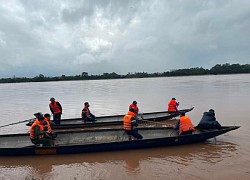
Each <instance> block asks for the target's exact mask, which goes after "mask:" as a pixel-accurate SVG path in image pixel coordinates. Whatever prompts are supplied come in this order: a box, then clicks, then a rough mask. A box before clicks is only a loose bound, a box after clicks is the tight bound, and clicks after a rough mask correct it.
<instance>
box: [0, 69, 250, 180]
mask: <svg viewBox="0 0 250 180" xmlns="http://www.w3.org/2000/svg"><path fill="white" fill-rule="evenodd" d="M0 92H1V93H0V108H1V113H0V126H1V125H5V124H10V123H14V122H18V121H22V120H25V119H30V118H32V117H33V114H34V113H35V112H43V113H46V112H49V107H48V104H49V99H50V98H51V97H55V99H56V100H58V101H59V102H60V103H61V104H62V106H63V115H62V117H63V118H72V117H80V114H81V109H82V108H83V103H84V102H85V101H88V102H89V104H90V109H91V111H92V113H93V114H95V115H96V116H100V115H114V114H125V113H126V112H127V109H128V106H129V104H130V103H131V102H132V101H134V100H136V101H137V102H138V106H139V109H140V112H141V113H143V112H152V111H163V110H167V104H168V101H169V100H170V99H171V98H172V97H175V98H176V99H177V101H179V102H180V106H179V108H180V109H185V108H190V107H191V106H194V107H195V108H194V110H193V111H191V112H189V113H187V116H189V117H190V118H191V120H192V122H193V123H194V124H195V125H197V124H198V122H199V120H200V119H201V116H202V114H203V112H204V111H208V110H209V109H211V108H213V109H214V110H215V113H216V117H217V120H218V121H219V122H220V123H221V124H222V125H239V126H241V127H240V129H238V130H235V131H232V132H229V133H227V134H224V135H221V136H219V137H217V138H216V139H211V140H208V141H206V142H205V143H198V144H192V145H183V146H176V147H164V148H151V149H143V150H129V151H119V152H105V153H103V152H102V153H90V154H75V155H50V156H36V157H30V156H29V157H0V179H3V180H5V179H7V180H8V179H10V180H13V179H18V180H19V179H20V180H21V179H39V180H40V179H46V180H47V179H51V180H54V179H58V180H61V179H65V180H71V179H72V180H73V179H98V180H104V179H109V180H110V179H119V180H127V179H132V180H133V179H134V180H152V179H157V180H166V179H175V180H178V179H227V180H230V179H232V180H233V179H250V151H249V149H250V130H249V127H250V118H249V112H250V105H249V100H250V74H239V75H214V76H190V77H164V78H142V79H117V80H92V81H64V82H63V81H61V82H37V83H17V84H0ZM28 130H29V128H28V127H26V126H25V125H24V123H20V124H16V125H12V126H8V127H5V128H0V134H9V133H22V132H28Z"/></svg>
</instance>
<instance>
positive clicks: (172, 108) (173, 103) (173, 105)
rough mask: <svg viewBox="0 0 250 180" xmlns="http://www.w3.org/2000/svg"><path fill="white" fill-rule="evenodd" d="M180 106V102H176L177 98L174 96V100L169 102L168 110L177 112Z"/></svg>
mask: <svg viewBox="0 0 250 180" xmlns="http://www.w3.org/2000/svg"><path fill="white" fill-rule="evenodd" d="M178 106H179V102H176V99H175V98H172V100H170V101H169V103H168V111H169V112H177V111H178V109H177V107H178Z"/></svg>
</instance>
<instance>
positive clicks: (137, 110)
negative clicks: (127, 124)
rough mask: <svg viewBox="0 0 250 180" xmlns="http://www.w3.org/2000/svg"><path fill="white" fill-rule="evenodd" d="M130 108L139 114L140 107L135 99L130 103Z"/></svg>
mask: <svg viewBox="0 0 250 180" xmlns="http://www.w3.org/2000/svg"><path fill="white" fill-rule="evenodd" d="M129 109H134V111H135V114H136V115H138V112H139V108H138V106H137V102H136V101H133V103H132V104H130V105H129Z"/></svg>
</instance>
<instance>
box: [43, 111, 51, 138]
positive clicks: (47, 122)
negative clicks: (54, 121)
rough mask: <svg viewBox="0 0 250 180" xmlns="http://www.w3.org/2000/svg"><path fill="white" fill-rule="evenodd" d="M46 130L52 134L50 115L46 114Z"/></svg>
mask: <svg viewBox="0 0 250 180" xmlns="http://www.w3.org/2000/svg"><path fill="white" fill-rule="evenodd" d="M44 129H45V131H47V132H49V133H51V132H52V129H51V126H50V114H48V113H46V114H44Z"/></svg>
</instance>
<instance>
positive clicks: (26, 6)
mask: <svg viewBox="0 0 250 180" xmlns="http://www.w3.org/2000/svg"><path fill="white" fill-rule="evenodd" d="M0 11H1V14H0V54H1V58H0V66H1V68H0V78H2V77H12V76H13V75H15V76H27V77H34V76H36V75H38V74H44V75H45V76H60V75H62V74H66V75H76V74H80V73H81V72H83V71H86V72H88V73H89V74H92V73H93V74H102V73H104V72H116V73H121V74H126V73H128V72H135V71H137V72H138V71H144V72H163V71H168V70H171V69H178V68H190V67H197V66H198V67H200V66H202V67H205V68H210V67H212V66H213V65H215V64H217V63H226V62H229V63H241V64H246V63H249V62H250V61H249V56H250V55H249V52H248V51H249V40H250V32H249V31H248V29H249V28H250V27H249V26H250V22H249V21H250V2H249V1H247V0H243V1H236V0H232V1H226V0H212V1H211V0H210V1H207V0H205V1H198V0H187V1H182V0H176V1H159V0H156V1H145V0H128V1H123V0H115V1H114V0H97V1H90V0H79V1H67V0H61V1H59V0H58V1H57V0H53V1H52V0H49V1H42V0H37V1H33V0H9V1H3V2H1V4H0Z"/></svg>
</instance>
